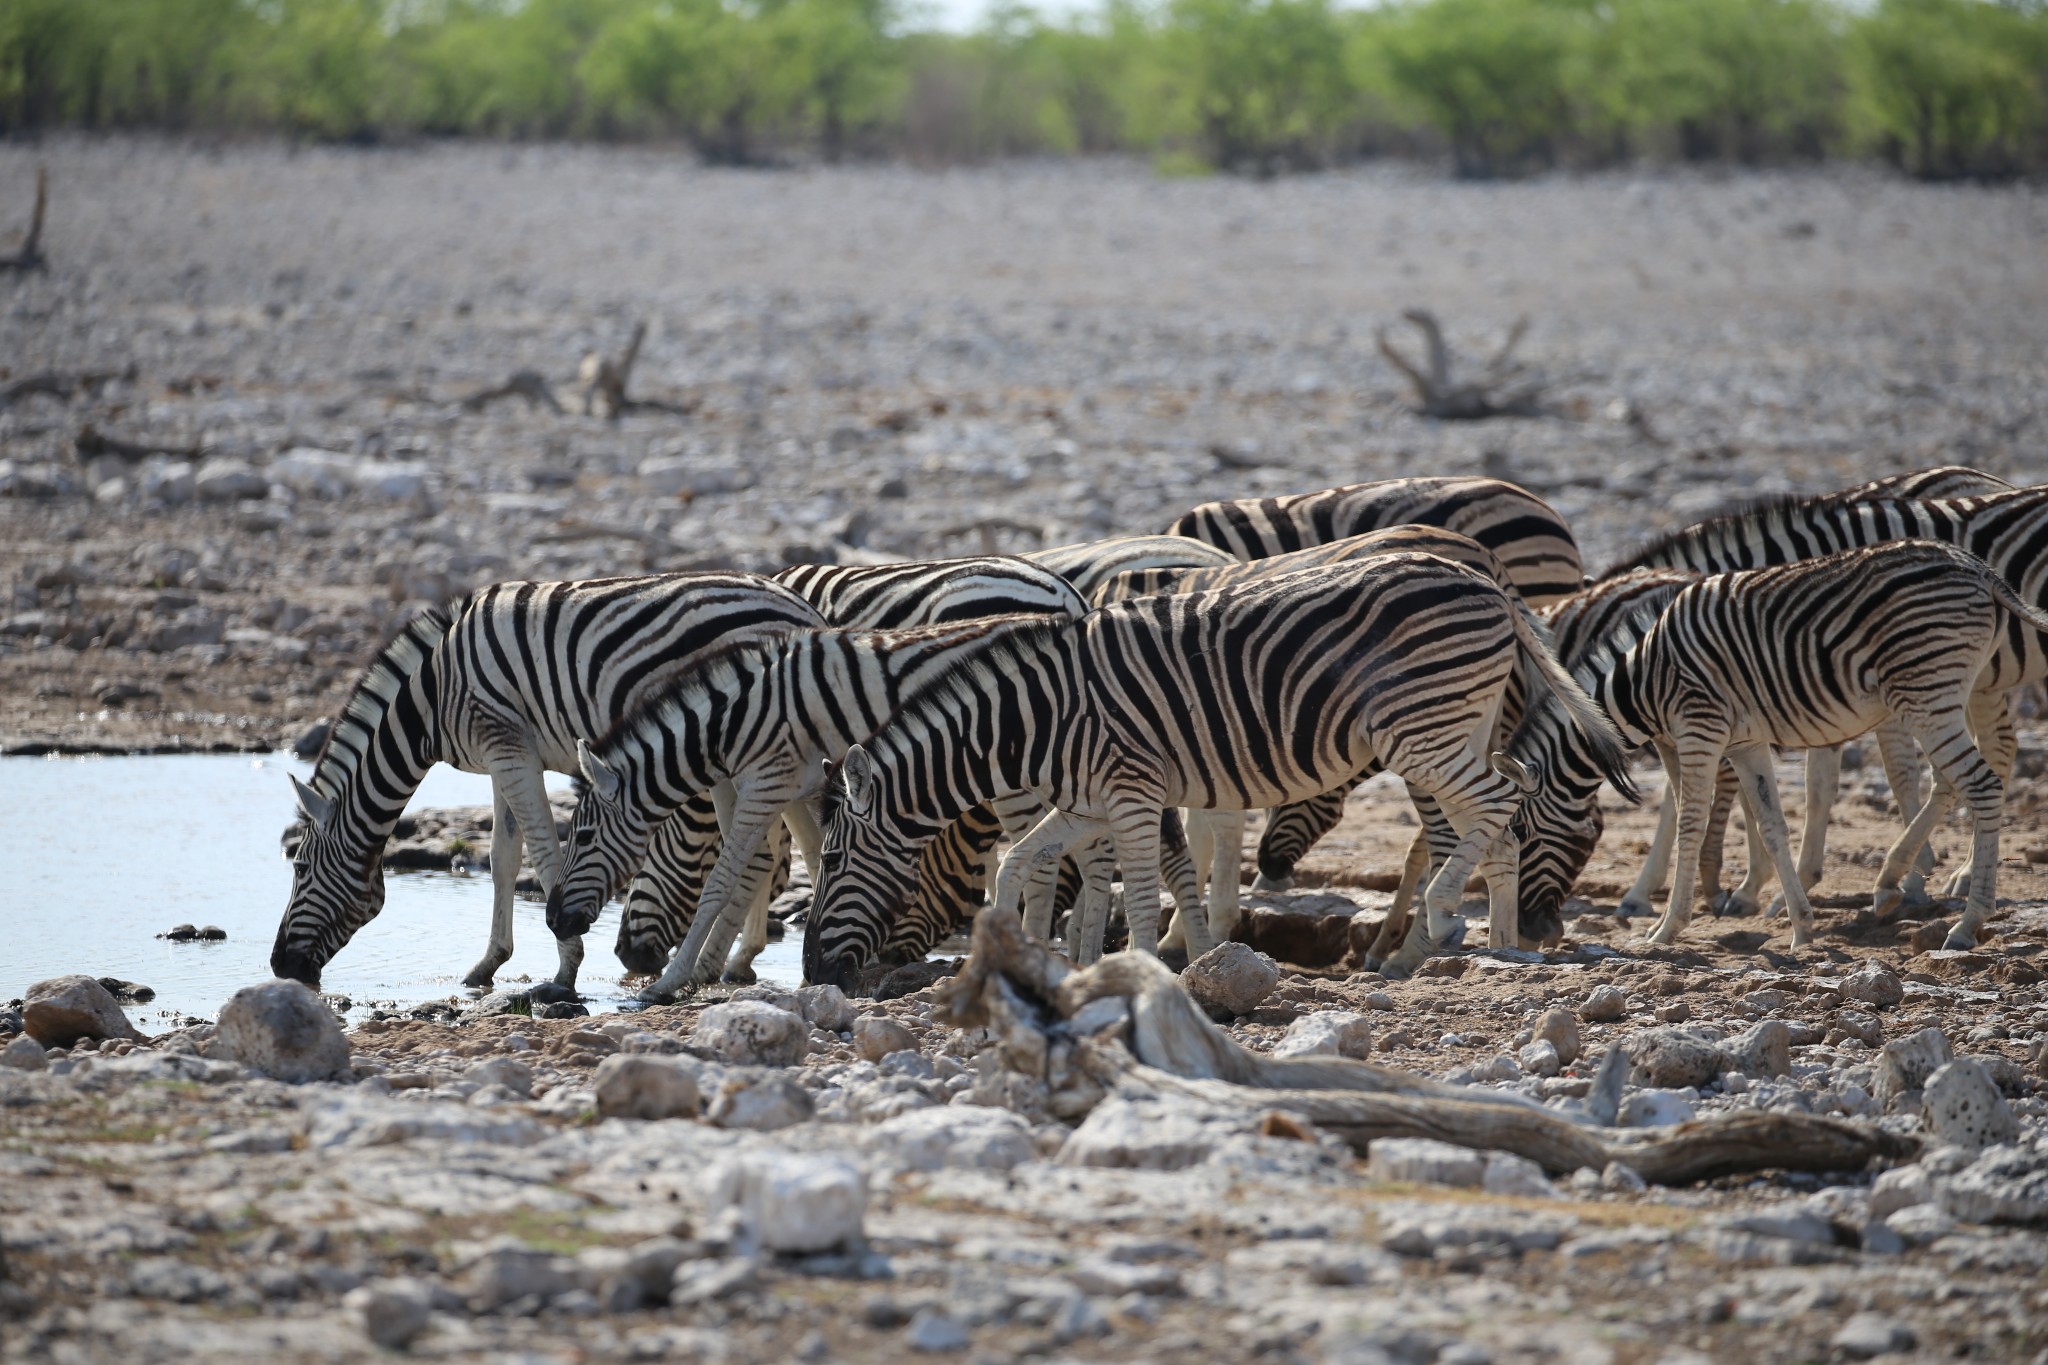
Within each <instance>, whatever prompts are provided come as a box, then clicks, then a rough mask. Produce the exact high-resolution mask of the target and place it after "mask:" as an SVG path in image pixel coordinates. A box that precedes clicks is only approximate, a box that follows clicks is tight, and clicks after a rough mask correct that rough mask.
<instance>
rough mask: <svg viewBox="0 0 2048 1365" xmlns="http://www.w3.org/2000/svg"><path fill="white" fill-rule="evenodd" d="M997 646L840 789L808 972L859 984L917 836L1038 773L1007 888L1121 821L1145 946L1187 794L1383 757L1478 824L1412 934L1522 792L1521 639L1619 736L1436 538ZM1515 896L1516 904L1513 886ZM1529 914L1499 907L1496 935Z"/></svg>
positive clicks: (1101, 612)
mask: <svg viewBox="0 0 2048 1365" xmlns="http://www.w3.org/2000/svg"><path fill="white" fill-rule="evenodd" d="M990 635H991V638H990V640H989V643H988V645H987V646H986V647H985V648H983V649H981V650H980V651H978V652H976V653H974V654H973V655H972V656H971V657H969V658H967V659H965V660H963V661H962V662H961V663H960V664H959V665H958V666H956V667H954V668H952V669H950V670H947V671H946V672H944V673H943V674H941V675H940V676H938V677H937V678H936V679H935V680H933V681H932V682H931V683H929V684H928V685H926V686H925V687H923V688H921V689H919V690H917V691H914V692H911V693H908V694H907V695H906V696H905V697H904V698H903V700H902V701H901V702H900V704H899V706H898V708H897V710H896V711H895V713H894V716H893V718H892V719H891V720H890V721H889V723H888V724H887V725H886V726H885V727H883V728H882V729H881V730H880V731H879V732H878V733H877V734H876V735H875V736H874V737H873V739H872V740H869V741H867V742H865V743H863V744H860V745H855V746H854V747H852V748H850V749H849V750H848V751H847V754H846V758H845V760H844V761H843V763H842V764H841V766H840V769H839V771H838V773H837V774H836V777H837V781H836V783H835V784H833V785H832V786H830V787H828V788H827V793H826V798H827V799H826V802H825V812H824V813H825V845H824V864H823V875H822V877H821V879H820V881H819V883H818V887H817V890H816V892H815V894H814V897H813V902H812V905H813V909H812V915H811V918H810V921H809V922H808V923H807V924H806V926H805V934H804V972H805V976H806V977H807V978H808V979H809V980H811V981H813V982H827V981H840V980H843V979H844V978H845V976H846V975H847V973H848V965H847V964H849V963H853V962H858V961H862V960H865V958H866V957H868V956H870V955H871V954H872V951H873V945H874V944H876V943H878V942H879V941H880V940H881V939H882V937H883V934H884V931H885V927H886V925H887V923H888V921H889V918H890V915H891V912H892V907H894V906H895V905H897V904H899V903H900V902H901V900H902V898H903V892H904V891H905V889H906V888H907V885H908V880H909V877H910V875H911V869H912V866H913V858H914V856H915V850H916V849H917V848H918V847H919V846H921V845H922V844H924V843H925V842H927V841H929V840H930V839H931V838H932V837H933V836H934V835H936V834H937V833H938V832H939V830H941V829H942V828H944V826H945V825H946V823H947V822H949V821H950V820H952V819H953V818H954V817H955V816H956V815H957V814H958V813H959V812H960V811H962V810H965V809H967V808H968V807H970V806H973V805H975V804H977V803H978V802H981V801H985V800H988V799H989V798H991V797H993V796H995V795H998V794H1000V793H1002V792H1006V791H1020V790H1028V791H1032V792H1034V793H1036V794H1037V795H1038V796H1039V797H1040V798H1041V799H1043V800H1044V801H1046V802H1047V803H1048V804H1049V805H1051V806H1052V807H1053V813H1052V814H1051V815H1049V816H1047V817H1046V818H1045V819H1044V820H1043V821H1041V822H1040V823H1039V825H1038V826H1037V827H1036V828H1034V829H1033V830H1032V832H1031V833H1030V834H1029V835H1027V836H1026V837H1025V838H1024V839H1023V840H1022V841H1021V842H1020V843H1019V844H1018V845H1016V846H1015V847H1013V848H1012V849H1011V851H1010V853H1009V855H1008V857H1006V858H1005V859H1004V862H1003V868H1002V872H1001V874H1000V876H999V877H998V878H997V887H996V896H995V904H996V906H997V907H998V908H999V909H1000V908H1005V907H1007V905H1008V904H1010V903H1011V899H1012V898H1013V897H1014V896H1015V895H1016V894H1017V892H1018V890H1019V888H1020V887H1021V884H1022V881H1023V880H1024V878H1025V877H1026V876H1028V874H1029V872H1030V870H1031V869H1032V868H1033V866H1034V865H1035V864H1037V863H1038V862H1039V861H1040V860H1041V859H1043V858H1046V857H1051V856H1056V855H1057V854H1058V852H1059V851H1060V850H1061V849H1062V848H1063V847H1064V846H1066V845H1068V844H1071V843H1074V842H1077V841H1079V840H1080V839H1084V838H1089V839H1092V838H1094V837H1096V836H1097V835H1099V834H1100V833H1101V832H1102V831H1103V830H1104V829H1105V828H1106V829H1107V830H1108V831H1109V833H1110V835H1111V837H1112V838H1113V839H1114V841H1115V845H1116V852H1117V858H1118V861H1119V862H1120V863H1121V864H1122V865H1123V868H1124V876H1125V904H1126V914H1127V916H1128V919H1129V921H1130V932H1131V944H1132V947H1133V948H1136V949H1140V950H1144V951H1148V952H1149V951H1156V949H1157V944H1158V937H1157V931H1158V923H1157V917H1156V915H1154V914H1148V913H1146V910H1147V909H1148V908H1149V907H1153V906H1156V905H1157V904H1158V903H1159V898H1158V885H1157V869H1158V868H1159V865H1160V863H1159V847H1158V841H1159V822H1160V817H1161V814H1162V812H1163V810H1164V809H1165V808H1166V807H1168V806H1191V807H1196V808H1205V809H1226V810H1243V809H1256V808H1262V807H1266V806H1272V805H1277V804H1279V803H1281V802H1283V801H1286V800H1290V799H1298V798H1299V797H1301V796H1304V795H1310V794H1313V793H1316V792H1321V791H1326V790H1328V789H1329V788H1330V787H1332V786H1334V785H1336V784H1337V783H1338V782H1340V781H1343V780H1345V779H1346V778H1349V777H1350V776H1351V775H1352V774H1354V773H1356V772H1357V771H1358V770H1359V769H1361V768H1362V767H1364V766H1365V765H1366V764H1367V763H1368V762H1372V761H1378V762H1380V763H1382V764H1384V765H1385V766H1386V767H1387V768H1389V769H1390V770H1392V771H1394V772H1397V773H1399V774H1400V775H1401V776H1402V777H1403V778H1405V779H1406V780H1407V781H1408V782H1410V783H1411V784H1412V785H1413V786H1415V787H1417V788H1419V789H1421V790H1423V791H1425V792H1427V793H1429V794H1430V795H1432V796H1434V797H1435V798H1436V799H1437V801H1438V802H1439V804H1440V805H1441V806H1442V809H1443V812H1444V815H1445V818H1446V819H1447V820H1448V821H1449V822H1450V824H1451V826H1452V828H1453V829H1454V830H1456V831H1457V833H1458V836H1459V843H1458V846H1457V849H1456V851H1455V853H1454V854H1453V856H1452V857H1451V858H1450V859H1449V860H1448V861H1447V862H1446V864H1445V865H1444V867H1443V869H1442V870H1441V871H1439V873H1438V874H1437V876H1436V878H1435V879H1434V880H1433V881H1432V882H1431V884H1430V887H1429V890H1428V892H1427V893H1426V895H1425V897H1424V904H1425V907H1426V909H1427V912H1428V913H1427V916H1426V919H1427V921H1428V927H1427V930H1426V934H1425V931H1424V929H1423V921H1424V918H1425V917H1424V916H1418V917H1416V926H1417V927H1416V932H1414V933H1413V934H1411V936H1410V943H1409V945H1408V949H1404V952H1405V951H1408V950H1409V949H1412V950H1413V956H1414V957H1416V958H1419V957H1420V956H1421V955H1422V954H1423V953H1424V952H1426V951H1427V948H1428V945H1429V942H1430V941H1433V940H1440V939H1441V938H1442V936H1443V935H1444V932H1445V929H1446V927H1447V917H1448V915H1449V913H1450V912H1451V911H1452V910H1454V909H1455V908H1456V905H1457V901H1458V897H1459V892H1460V891H1461V890H1462V888H1463V886H1464V883H1465V879H1466V878H1467V877H1468V876H1469V875H1470V874H1471V873H1472V871H1473V870H1474V868H1475V867H1477V866H1478V865H1479V864H1480V863H1481V861H1482V860H1484V861H1485V862H1486V863H1487V865H1488V870H1489V871H1493V872H1498V873H1500V874H1502V875H1504V876H1506V877H1508V878H1510V879H1511V878H1512V876H1513V872H1514V864H1513V861H1512V859H1511V858H1508V857H1503V856H1501V855H1502V852H1503V851H1504V850H1502V849H1499V848H1497V847H1496V845H1497V841H1499V840H1500V837H1501V836H1502V835H1503V834H1504V832H1505V831H1506V829H1507V826H1508V821H1509V819H1510V817H1511V816H1512V815H1513V813H1514V810H1515V807H1516V804H1517V802H1518V800H1519V798H1520V795H1521V792H1520V789H1519V786H1518V783H1517V781H1516V780H1515V779H1513V778H1511V777H1509V776H1506V775H1504V773H1503V772H1502V771H1500V770H1498V769H1497V767H1496V765H1495V764H1494V763H1493V762H1492V761H1491V760H1490V758H1489V751H1490V750H1491V747H1492V746H1491V743H1490V741H1491V739H1492V736H1493V733H1494V728H1495V726H1496V724H1497V722H1498V719H1499V713H1500V708H1501V703H1502V701H1503V699H1504V696H1505V693H1506V690H1507V685H1508V676H1509V673H1510V672H1511V671H1512V669H1513V667H1514V664H1515V661H1516V659H1517V657H1520V658H1523V659H1526V660H1527V661H1528V662H1529V663H1530V664H1531V665H1532V666H1533V669H1534V671H1535V673H1536V674H1537V675H1538V676H1540V677H1541V678H1542V679H1543V680H1544V682H1545V683H1546V684H1547V685H1548V686H1549V687H1550V688H1551V689H1553V690H1555V691H1557V692H1558V693H1559V694H1560V695H1561V697H1562V699H1563V700H1562V704H1563V705H1565V706H1566V707H1567V709H1568V710H1569V711H1570V712H1571V714H1572V715H1573V716H1574V717H1576V718H1577V719H1578V720H1579V721H1580V722H1581V723H1582V724H1583V725H1584V727H1585V729H1586V730H1587V731H1588V732H1589V734H1591V735H1592V736H1593V738H1594V742H1595V743H1597V744H1600V745H1603V746H1605V747H1606V749H1607V751H1609V752H1610V753H1611V755H1612V757H1613V761H1614V767H1615V777H1616V778H1617V779H1618V781H1619V782H1620V783H1621V784H1622V785H1626V784H1627V782H1628V777H1627V774H1626V773H1625V772H1623V771H1622V769H1621V762H1622V751H1621V748H1620V746H1619V743H1618V742H1617V741H1616V739H1615V737H1614V735H1613V731H1612V728H1611V727H1610V726H1609V725H1608V724H1607V722H1606V721H1605V719H1604V718H1603V717H1602V716H1601V715H1600V710H1599V708H1598V706H1596V705H1594V704H1593V703H1592V702H1591V701H1590V699H1588V698H1587V697H1586V695H1585V694H1584V692H1582V691H1581V690H1580V689H1579V687H1578V685H1577V684H1576V683H1575V682H1573V681H1572V679H1571V678H1570V676H1569V675H1568V674H1566V673H1565V672H1564V670H1563V668H1562V667H1561V666H1560V665H1559V664H1558V663H1557V662H1556V660H1555V659H1554V658H1553V657H1552V656H1551V654H1550V652H1549V649H1548V646H1547V645H1546V644H1545V643H1544V641H1543V639H1542V636H1541V634H1540V632H1539V631H1538V630H1537V629H1536V628H1535V626H1534V624H1533V623H1532V622H1530V621H1528V620H1527V619H1526V618H1525V617H1524V615H1523V614H1522V613H1521V612H1519V611H1518V610H1517V609H1516V605H1515V603H1514V602H1513V600H1512V599H1510V598H1509V597H1508V596H1507V594H1506V593H1505V592H1503V591H1502V589H1501V588H1500V587H1499V585H1497V584H1495V583H1493V582H1492V581H1490V580H1488V579H1486V578H1484V577H1482V576H1480V575H1478V574H1476V573H1473V572H1472V571H1471V570H1470V569H1467V568H1465V567H1463V566H1462V565H1457V564H1452V563H1449V562H1447V561H1445V560H1442V559H1438V558H1436V557H1434V556H1430V555H1416V554H1399V555H1389V556H1386V557H1384V558H1381V559H1374V560H1369V561H1366V562H1364V563H1358V564H1346V565H1339V566H1335V567H1329V568H1320V569H1309V570H1303V571H1300V572H1296V573H1290V574H1282V575H1280V576H1278V577H1274V578H1267V579H1261V580H1257V581H1255V582H1251V583H1245V584H1240V585H1237V586H1234V587H1229V588H1222V589H1218V590H1215V591H1211V592H1202V593H1185V594H1166V595H1158V596H1151V597H1141V598H1135V599H1132V600H1129V601H1125V602H1120V603H1116V604H1113V605H1110V606H1107V607H1102V608H1099V609H1097V610H1096V611H1093V612H1091V613H1089V614H1088V615H1087V616H1085V617H1083V618H1081V619H1080V620H1078V621H1060V620H1057V619H1056V618H1046V619H1042V620H1040V621H1038V622H1033V623H1028V624H1018V625H1011V626H1006V627H992V628H991V629H990ZM1494 904H1495V906H1496V908H1499V907H1501V906H1502V905H1503V904H1505V905H1512V904H1513V895H1512V888H1511V887H1509V888H1507V894H1506V895H1505V897H1504V898H1501V897H1497V898H1496V900H1495V902H1494ZM1509 929H1510V926H1509V925H1507V924H1506V923H1504V922H1503V921H1502V920H1500V919H1496V921H1495V922H1494V924H1493V926H1492V933H1493V936H1494V937H1501V936H1503V935H1504V934H1506V933H1507V932H1508V931H1509Z"/></svg>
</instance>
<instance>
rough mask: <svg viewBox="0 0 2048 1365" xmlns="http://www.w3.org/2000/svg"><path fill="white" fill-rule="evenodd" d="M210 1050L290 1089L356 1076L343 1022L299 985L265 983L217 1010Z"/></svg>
mask: <svg viewBox="0 0 2048 1365" xmlns="http://www.w3.org/2000/svg"><path fill="white" fill-rule="evenodd" d="M211 1052H212V1055H213V1056H215V1057H223V1058H226V1059H228V1060H229V1061H236V1062H240V1063H241V1064H242V1065H243V1066H246V1067H248V1068H249V1069H250V1070H251V1071H255V1072H259V1073H261V1074H262V1075H265V1076H268V1077H270V1078H271V1079H272V1080H274V1081H285V1082H287V1083H289V1084H293V1085H298V1084H302V1083H304V1082H306V1081H347V1080H353V1079H354V1076H355V1072H354V1070H353V1068H352V1067H351V1066H350V1064H349V1055H348V1039H347V1037H345V1036H344V1035H343V1034H342V1031H341V1021H340V1020H339V1019H336V1018H335V1017H334V1011H333V1010H330V1009H328V1008H327V1003H326V1002H325V1001H324V1000H322V999H321V998H320V997H319V996H318V995H315V994H314V993H313V992H312V991H310V990H308V989H307V988H306V987H305V985H304V984H303V983H301V982H297V981H286V980H283V979H278V980H272V981H265V982H261V983H259V984H257V985H254V986H244V987H243V988H242V989H241V990H238V991H236V992H235V993H234V995H232V996H231V997H229V999H228V1002H227V1004H225V1005H222V1006H221V1009H220V1022H219V1024H218V1025H217V1026H216V1027H215V1029H214V1033H213V1043H212V1047H211Z"/></svg>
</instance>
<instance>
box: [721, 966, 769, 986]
mask: <svg viewBox="0 0 2048 1365" xmlns="http://www.w3.org/2000/svg"><path fill="white" fill-rule="evenodd" d="M718 979H719V980H720V981H723V982H725V983H726V984H728V985H732V986H751V985H753V984H754V983H755V982H756V981H758V980H760V978H759V977H757V976H755V975H754V969H753V968H752V967H727V968H726V969H725V975H724V976H721V977H720V978H718Z"/></svg>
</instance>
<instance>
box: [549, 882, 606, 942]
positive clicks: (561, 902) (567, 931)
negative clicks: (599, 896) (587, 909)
mask: <svg viewBox="0 0 2048 1365" xmlns="http://www.w3.org/2000/svg"><path fill="white" fill-rule="evenodd" d="M565 900H566V898H565V897H564V896H563V895H562V888H561V887H559V886H557V887H556V888H555V889H554V890H552V891H550V892H548V931H549V932H550V933H552V934H553V935H554V936H555V937H556V938H581V937H582V936H583V935H584V934H586V933H589V932H590V926H591V925H593V924H595V923H596V922H597V916H596V915H594V914H584V913H577V914H572V913H570V911H569V909H568V908H567V905H566V904H565Z"/></svg>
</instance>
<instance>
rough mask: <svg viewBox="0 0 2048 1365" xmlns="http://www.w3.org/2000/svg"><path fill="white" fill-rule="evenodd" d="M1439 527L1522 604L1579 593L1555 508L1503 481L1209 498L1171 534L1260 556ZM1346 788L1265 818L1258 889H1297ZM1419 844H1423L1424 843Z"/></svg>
mask: <svg viewBox="0 0 2048 1365" xmlns="http://www.w3.org/2000/svg"><path fill="white" fill-rule="evenodd" d="M1399 525H1423V526H1440V527H1444V528H1446V529H1448V530H1452V531H1457V532H1460V533H1462V534H1464V535H1467V536H1470V537H1471V538H1472V539H1474V540H1476V541H1478V542H1479V543H1480V544H1482V545H1484V546H1486V548H1487V549H1489V550H1491V551H1493V552H1494V554H1495V555H1496V556H1498V557H1499V559H1500V560H1501V562H1502V563H1503V564H1504V565H1505V566H1506V567H1507V571H1508V581H1509V582H1510V583H1511V584H1512V585H1513V587H1514V589H1515V591H1516V592H1518V593H1519V594H1520V595H1521V597H1522V600H1523V601H1524V602H1527V603H1528V604H1529V605H1530V606H1532V607H1536V608H1539V609H1540V608H1542V607H1545V606H1547V605H1549V604H1550V603H1552V602H1554V601H1558V600H1560V599H1562V598H1564V597H1565V596H1567V595H1569V594H1571V593H1573V592H1576V591H1578V589H1579V587H1580V585H1581V584H1582V583H1583V582H1584V577H1585V575H1584V567H1583V564H1582V562H1581V560H1580V557H1579V547H1578V541H1577V540H1576V539H1575V538H1574V537H1573V535H1572V530H1571V527H1570V526H1569V525H1568V524H1567V523H1566V522H1565V520H1564V518H1563V517H1561V516H1559V515H1558V513H1557V511H1556V509H1554V508H1553V507H1551V506H1550V504H1548V503H1546V502H1544V501H1543V500H1542V499H1541V498H1538V497H1537V496H1536V495H1534V494H1533V493H1530V492H1529V491H1528V490H1527V489H1524V488H1521V487H1519V486H1518V485H1515V484H1511V483H1506V482H1503V481H1501V480H1499V479H1490V478H1476V477H1459V478H1407V479H1385V480H1381V481H1378V482H1374V483H1360V484H1349V485H1346V486H1344V487H1341V488H1326V489H1324V490H1322V491H1321V492H1318V493H1299V494H1294V495H1292V496H1289V497H1280V498H1260V499H1245V500H1242V501H1236V502H1212V503H1205V504H1203V505H1202V506H1200V507H1197V508H1195V509H1193V510H1192V511H1190V512H1188V513H1186V514H1184V515H1183V516H1182V517H1180V519H1179V520H1177V521H1176V522H1174V524H1173V526H1172V528H1171V530H1172V532H1173V533H1174V534H1177V535H1183V536H1191V537H1194V538H1196V539H1198V540H1203V541H1207V542H1210V543H1212V544H1215V545H1218V546H1221V547H1222V548H1224V549H1227V550H1229V551H1231V552H1232V553H1233V554H1234V555H1236V556H1237V557H1238V558H1239V559H1262V558H1267V557H1269V556H1272V555H1275V554H1285V553H1289V552H1292V551H1296V550H1301V549H1304V548H1307V547H1309V546H1313V545H1321V544H1327V543H1328V542H1330V541H1333V540H1341V539H1344V538H1345V537H1348V536H1353V535H1359V534H1362V533H1364V532H1368V531H1378V530H1384V529H1386V528H1388V527H1391V526H1399ZM1350 794H1351V788H1350V787H1349V786H1345V787H1339V788H1338V789H1336V790H1334V791H1329V792H1324V793H1323V794H1321V795H1320V796H1316V797H1313V798H1311V799H1309V800H1307V801H1298V802H1292V803H1290V804H1288V805H1285V806H1282V807H1280V808H1279V809H1278V810H1275V811H1272V812H1269V813H1268V815H1267V817H1266V829H1265V833H1264V834H1263V835H1261V836H1260V838H1259V847H1258V853H1257V861H1258V868H1259V872H1258V878H1257V880H1256V882H1255V883H1254V886H1255V888H1256V889H1258V890H1261V891H1284V890H1286V889H1287V888H1289V887H1291V886H1293V885H1294V869H1295V866H1296V864H1298V863H1299V862H1300V861H1301V859H1302V858H1303V857H1305V856H1306V855H1307V853H1308V851H1309V850H1310V849H1311V848H1313V847H1315V845H1316V842H1317V841H1318V840H1320V839H1321V838H1322V837H1323V836H1324V835H1325V834H1328V833H1329V832H1330V831H1331V830H1332V829H1335V828H1336V826H1337V822H1338V821H1339V820H1340V819H1342V818H1343V815H1344V802H1345V800H1346V798H1348V797H1349V796H1350ZM1417 847H1418V848H1419V847H1420V845H1419V844H1418V845H1417Z"/></svg>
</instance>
